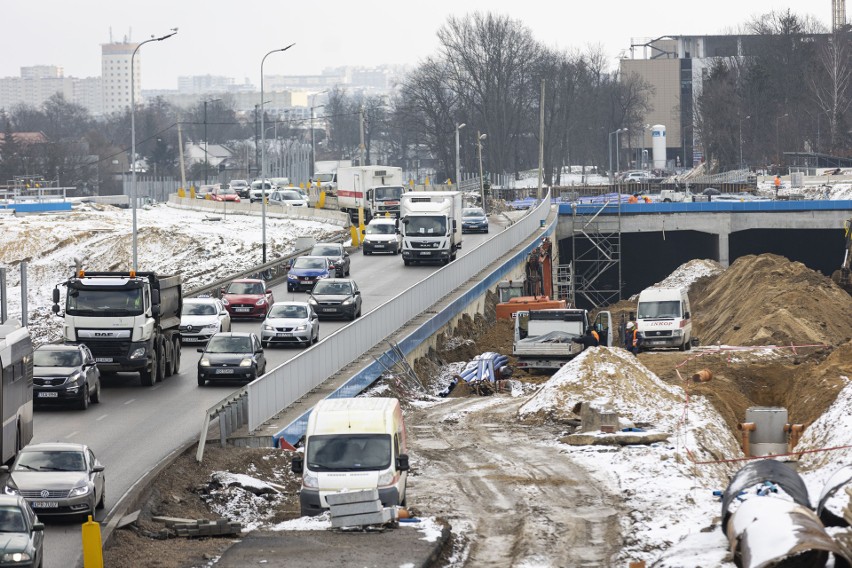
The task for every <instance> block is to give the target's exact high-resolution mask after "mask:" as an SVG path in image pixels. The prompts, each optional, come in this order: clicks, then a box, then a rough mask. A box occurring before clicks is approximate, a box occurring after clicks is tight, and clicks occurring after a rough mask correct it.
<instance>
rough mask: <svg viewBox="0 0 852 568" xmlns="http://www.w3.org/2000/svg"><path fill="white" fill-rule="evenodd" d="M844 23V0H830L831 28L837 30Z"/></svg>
mask: <svg viewBox="0 0 852 568" xmlns="http://www.w3.org/2000/svg"><path fill="white" fill-rule="evenodd" d="M845 25H846V0H831V29H832V30H833V31H839V30H840V29H841V28H843V26H845Z"/></svg>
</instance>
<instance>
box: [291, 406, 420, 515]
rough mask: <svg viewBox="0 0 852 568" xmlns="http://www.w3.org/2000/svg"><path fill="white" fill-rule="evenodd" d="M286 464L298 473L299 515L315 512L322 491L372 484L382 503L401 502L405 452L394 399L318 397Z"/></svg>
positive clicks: (319, 506) (319, 508)
mask: <svg viewBox="0 0 852 568" xmlns="http://www.w3.org/2000/svg"><path fill="white" fill-rule="evenodd" d="M292 469H293V473H297V474H301V475H302V490H301V492H300V494H299V502H300V505H301V511H302V516H311V515H319V514H320V513H322V512H323V510H324V509H326V508H328V503H327V502H326V496H327V495H329V494H331V493H337V492H340V491H358V490H363V489H378V491H379V498H380V499H381V501H382V505H384V506H386V507H391V506H394V505H404V504H405V482H406V480H407V478H408V454H407V445H406V434H405V424H404V423H403V419H402V409H401V408H400V406H399V400H397V399H395V398H329V399H325V400H321V401H320V402H318V403H317V404H316V406H314V408H313V411H312V412H311V414H310V416H309V417H308V427H307V430H306V431H305V442H304V453H303V454H299V455H297V456H295V457H294V458H293V462H292Z"/></svg>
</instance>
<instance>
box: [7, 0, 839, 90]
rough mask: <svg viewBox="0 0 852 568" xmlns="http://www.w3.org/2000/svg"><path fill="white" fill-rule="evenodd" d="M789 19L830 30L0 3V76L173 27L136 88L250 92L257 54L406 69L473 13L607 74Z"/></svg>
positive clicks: (555, 15) (549, 11)
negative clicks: (647, 55) (229, 82)
mask: <svg viewBox="0 0 852 568" xmlns="http://www.w3.org/2000/svg"><path fill="white" fill-rule="evenodd" d="M787 9H789V10H791V11H792V12H793V13H795V14H797V15H799V16H801V17H805V16H807V17H810V18H812V19H814V20H816V21H817V22H819V23H820V24H822V25H823V26H825V27H826V28H829V27H830V24H831V2H830V0H821V1H819V2H813V1H806V0H789V1H787V2H784V3H780V2H777V1H773V0H750V1H749V2H736V1H734V0H720V1H718V2H715V3H713V5H712V6H707V7H705V8H704V9H701V10H698V9H696V8H695V7H694V5H690V4H687V3H683V2H675V1H672V0H660V1H658V2H655V3H654V4H650V5H639V4H636V3H631V2H626V1H616V2H614V3H605V4H604V3H591V4H586V3H578V2H566V3H562V4H559V5H555V6H554V5H553V4H546V3H544V2H533V3H532V4H530V3H518V2H509V1H507V0H490V1H486V0H471V1H467V2H463V3H458V2H450V1H447V0H437V1H433V2H430V3H429V4H428V5H424V6H420V5H413V4H400V3H398V2H388V1H386V0H381V1H374V2H369V3H367V4H356V3H351V2H345V3H344V2H339V3H338V2H333V3H328V4H324V5H323V6H322V7H321V8H320V7H319V6H318V5H317V4H315V3H269V2H262V1H258V0H248V1H246V2H241V3H225V2H200V1H198V0H189V1H184V2H166V1H164V0H152V1H150V2H146V3H145V4H144V5H140V6H139V7H138V8H137V9H134V10H129V9H128V7H127V5H125V4H121V3H105V2H97V1H93V0H83V1H81V2H74V3H68V2H64V1H59V0H48V1H46V2H7V3H4V6H3V12H4V14H3V19H4V21H5V22H6V23H7V26H6V29H4V33H3V35H2V36H0V53H3V57H2V58H0V77H10V76H18V75H19V73H20V68H21V67H25V66H33V65H55V66H58V67H62V68H63V69H64V74H65V76H66V77H68V76H71V77H94V76H99V75H100V73H101V44H104V43H109V42H110V41H111V40H112V41H115V42H121V41H124V40H125V39H127V40H129V41H137V42H138V41H143V40H145V39H148V38H149V37H151V36H152V35H162V34H164V33H167V32H168V31H169V30H170V29H171V28H174V27H177V28H179V33H178V35H177V36H175V37H173V38H170V39H169V40H168V41H167V42H166V43H163V44H160V45H155V44H149V45H148V46H146V47H145V48H144V56H143V61H144V65H143V67H142V69H143V74H142V88H144V89H175V88H176V86H177V78H178V77H179V76H191V75H206V74H211V75H219V76H229V77H233V78H235V79H236V81H237V82H238V83H240V82H244V81H245V80H246V79H248V80H249V82H251V83H254V84H258V83H259V76H260V60H261V58H262V57H263V54H265V53H266V52H267V51H269V50H271V49H275V48H277V47H283V46H285V45H289V44H290V43H294V42H295V44H296V45H295V46H294V48H293V49H292V50H291V51H290V52H289V53H287V54H286V55H282V56H280V57H275V58H271V59H270V60H269V61H268V62H267V63H266V66H265V67H264V71H265V73H266V74H270V75H316V74H320V73H321V72H322V71H323V69H326V68H330V67H339V66H346V65H348V66H364V67H372V66H377V65H383V64H391V65H410V66H414V65H416V64H417V63H418V62H420V61H422V60H423V59H425V58H426V57H429V56H431V55H433V54H435V53H436V51H437V49H438V45H439V44H438V39H437V31H438V30H439V29H440V28H441V27H442V26H443V25H444V24H445V23H446V21H447V18H448V17H449V16H458V17H463V16H465V15H466V14H469V13H472V12H476V11H480V12H492V13H497V14H504V15H508V16H510V17H512V18H515V19H518V20H520V21H521V22H523V23H524V24H525V25H526V26H527V27H529V29H530V30H531V32H532V34H533V36H534V37H535V38H536V39H537V40H538V41H540V42H542V43H544V44H546V45H550V46H554V47H558V48H562V49H579V50H586V49H587V48H588V47H589V46H591V45H599V46H600V47H601V48H602V49H603V50H604V52H605V53H606V55H607V56H608V57H609V58H610V59H611V60H612V66H613V67H614V60H615V58H617V57H619V55H620V54H622V53H624V54H628V50H629V48H630V44H631V40H632V39H640V38H656V37H659V36H662V35H690V34H705V35H706V34H718V33H733V32H734V31H736V30H738V29H739V28H740V27H741V26H742V25H743V24H745V23H746V22H748V21H750V20H751V19H752V18H753V17H756V16H760V15H763V14H766V13H768V12H771V11H783V10H787ZM110 34H111V35H110Z"/></svg>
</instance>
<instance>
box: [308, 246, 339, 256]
mask: <svg viewBox="0 0 852 568" xmlns="http://www.w3.org/2000/svg"><path fill="white" fill-rule="evenodd" d="M340 255H341V254H340V245H314V248H312V249H311V256H340Z"/></svg>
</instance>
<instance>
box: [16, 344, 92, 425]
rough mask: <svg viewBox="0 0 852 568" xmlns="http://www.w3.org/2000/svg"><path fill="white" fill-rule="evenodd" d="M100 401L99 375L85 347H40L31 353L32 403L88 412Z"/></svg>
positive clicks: (90, 353) (89, 352) (47, 345)
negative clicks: (90, 404) (92, 404)
mask: <svg viewBox="0 0 852 568" xmlns="http://www.w3.org/2000/svg"><path fill="white" fill-rule="evenodd" d="M89 401H91V402H100V401H101V373H100V371H99V370H98V367H97V365H95V358H94V357H93V356H92V352H91V351H89V348H88V347H86V346H85V345H54V344H46V345H42V346H41V347H39V348H38V349H36V350H35V352H33V402H34V403H35V404H37V405H42V404H62V405H73V406H75V407H77V408H79V409H80V410H86V409H87V408H89Z"/></svg>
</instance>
